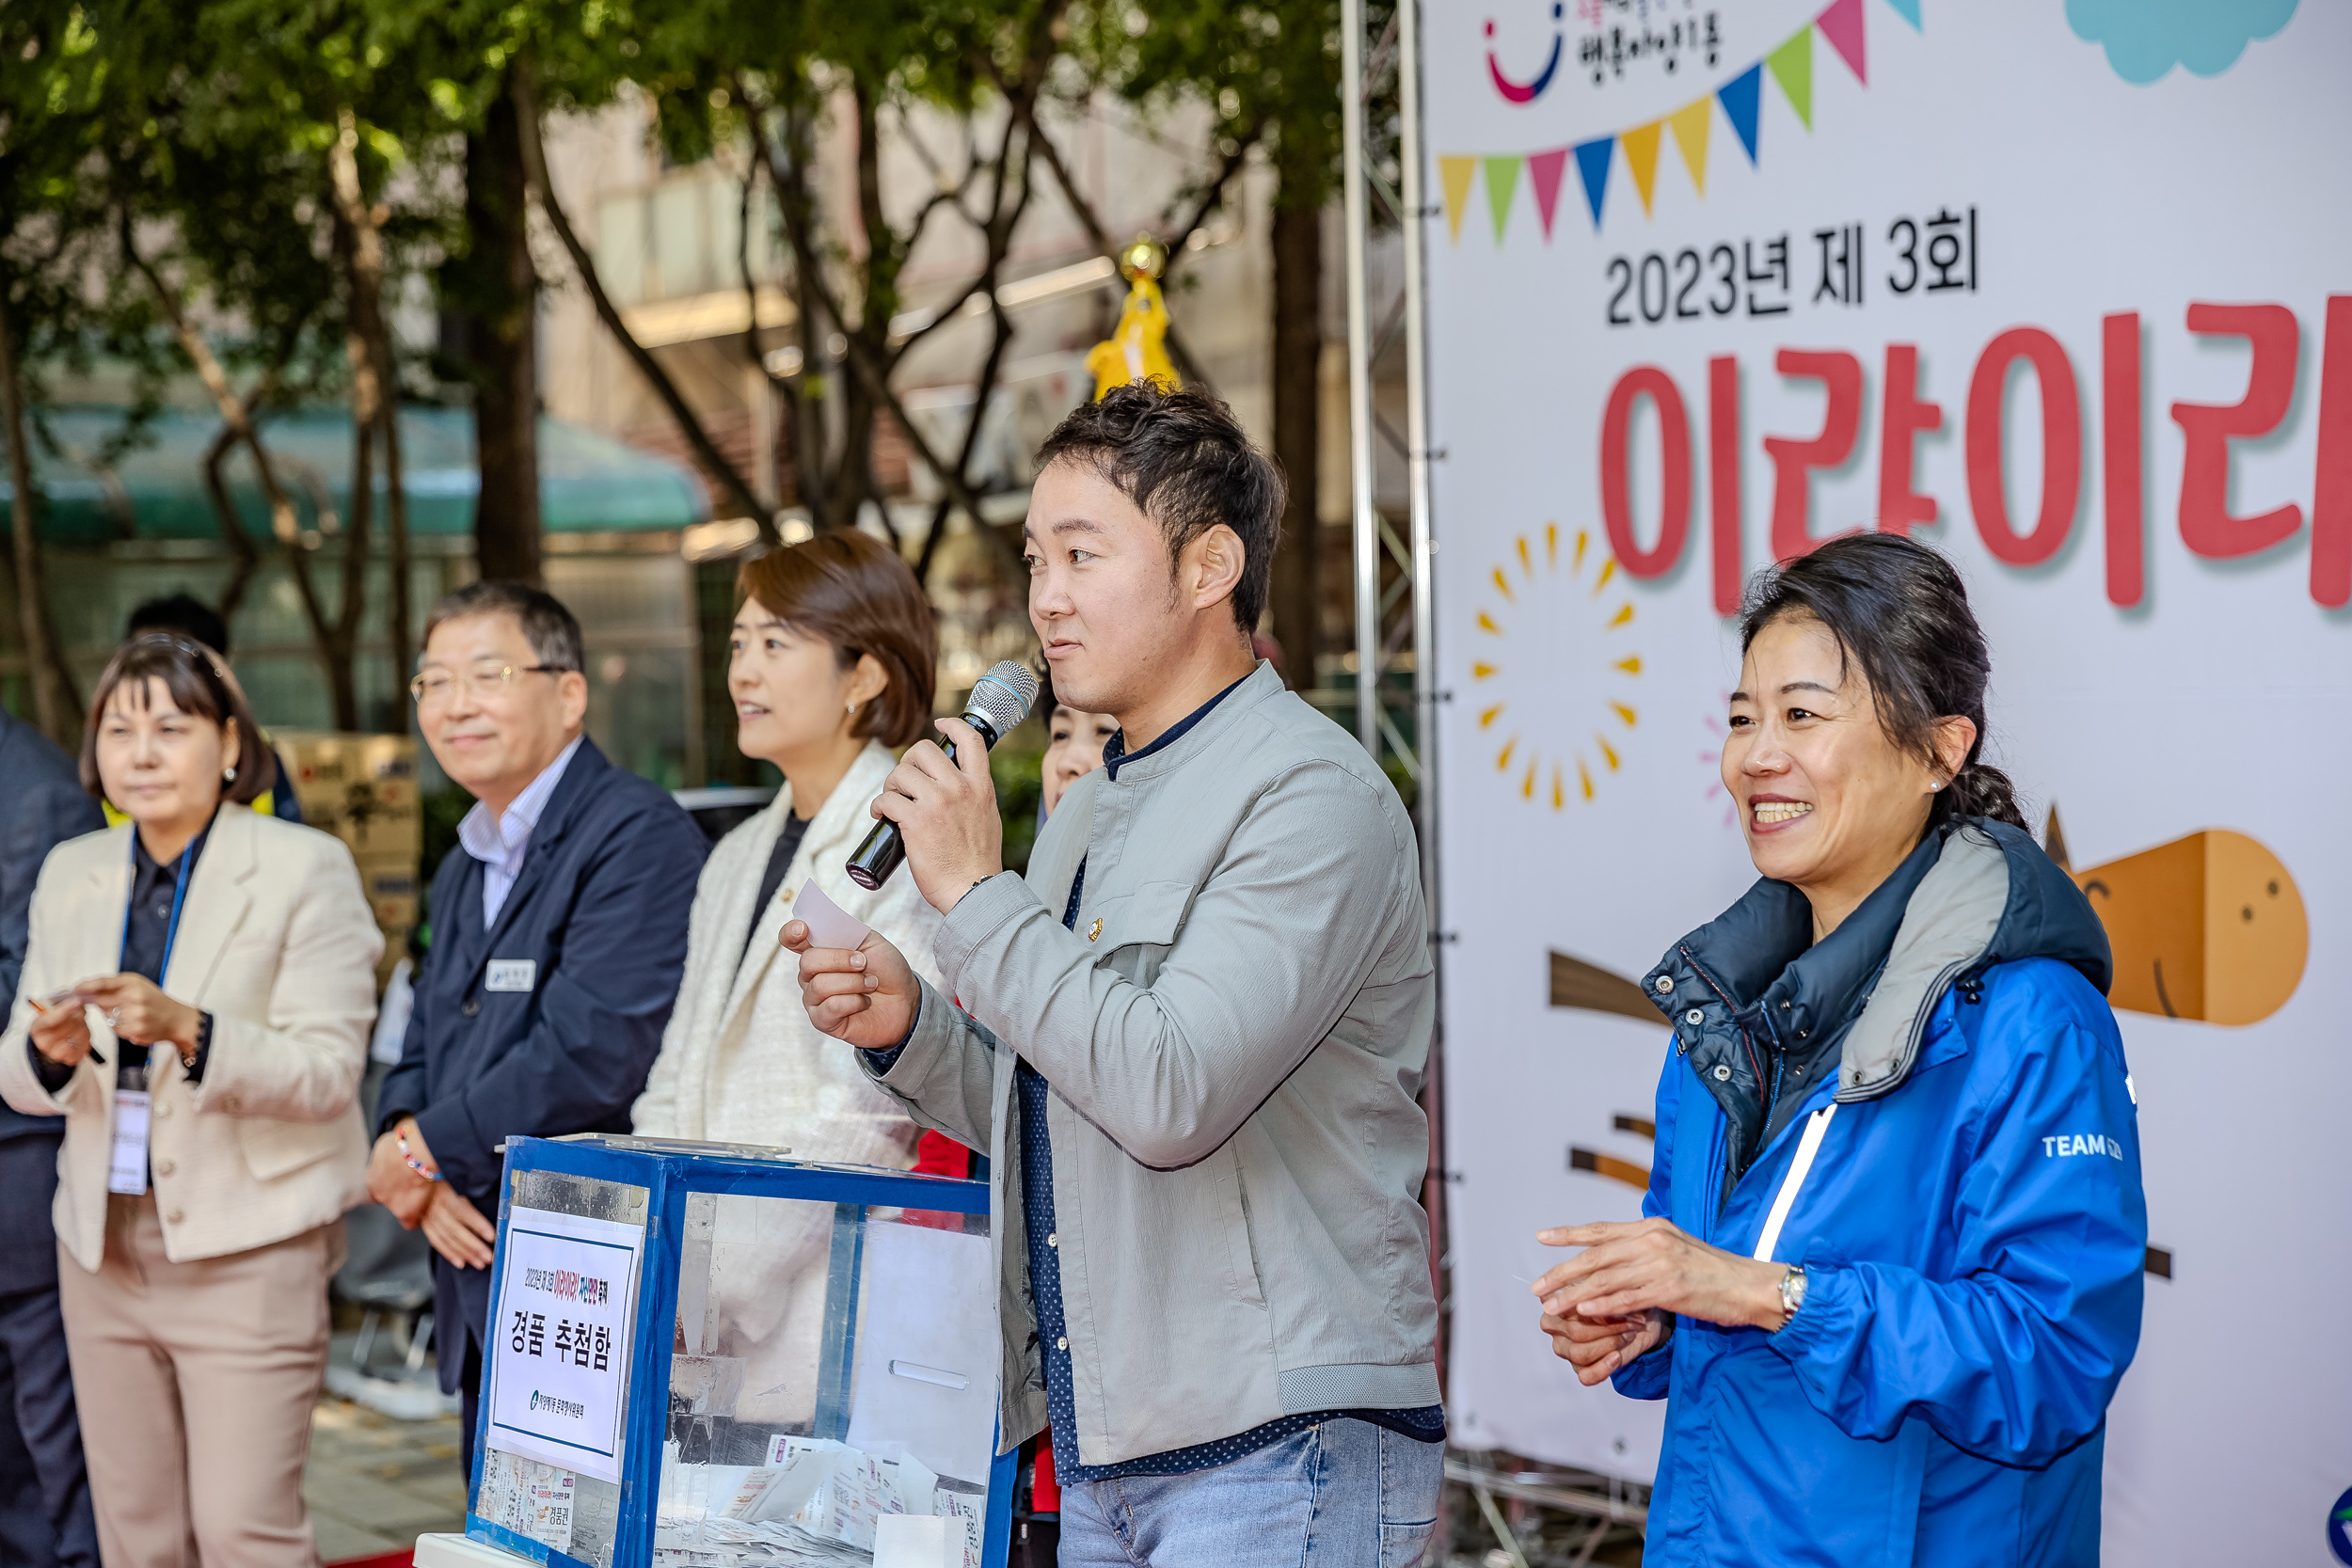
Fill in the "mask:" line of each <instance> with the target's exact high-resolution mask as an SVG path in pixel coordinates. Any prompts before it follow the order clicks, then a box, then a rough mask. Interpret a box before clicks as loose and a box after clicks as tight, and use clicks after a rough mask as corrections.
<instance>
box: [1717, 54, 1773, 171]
mask: <svg viewBox="0 0 2352 1568" xmlns="http://www.w3.org/2000/svg"><path fill="white" fill-rule="evenodd" d="M1763 90H1764V67H1763V64H1762V62H1760V61H1759V62H1758V63H1756V64H1755V65H1752V66H1750V67H1748V69H1747V70H1745V71H1741V72H1740V74H1739V75H1737V76H1734V77H1733V78H1732V79H1731V80H1730V81H1728V82H1725V83H1724V85H1723V86H1722V87H1718V88H1717V89H1715V97H1716V100H1717V101H1718V102H1720V103H1722V104H1723V106H1724V114H1726V115H1728V116H1729V117H1730V118H1731V128H1732V129H1733V130H1734V131H1737V132H1739V133H1740V146H1741V147H1744V148H1746V149H1747V150H1748V164H1749V166H1751V167H1753V166H1755V164H1756V101H1757V99H1758V98H1759V97H1761V96H1762V93H1763Z"/></svg>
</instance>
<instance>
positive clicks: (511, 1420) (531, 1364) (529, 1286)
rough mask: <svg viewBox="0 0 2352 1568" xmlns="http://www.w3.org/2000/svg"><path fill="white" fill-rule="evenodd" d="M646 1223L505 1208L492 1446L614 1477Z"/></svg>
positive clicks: (491, 1374) (491, 1379)
mask: <svg viewBox="0 0 2352 1568" xmlns="http://www.w3.org/2000/svg"><path fill="white" fill-rule="evenodd" d="M644 1245H645V1232H644V1227H642V1226H634V1225H624V1224H622V1223H620V1222H619V1221H616V1220H599V1219H587V1218H584V1217H582V1216H580V1215H578V1214H560V1213H555V1212H551V1211H548V1210H544V1209H523V1208H516V1209H513V1210H511V1211H510V1212H509V1213H508V1217H507V1227H506V1234H505V1235H504V1236H503V1237H502V1238H501V1240H500V1244H499V1259H498V1267H499V1297H498V1301H499V1306H498V1316H499V1321H498V1322H497V1323H492V1324H491V1325H490V1364H489V1369H488V1375H487V1382H488V1389H487V1394H488V1402H489V1407H490V1408H489V1431H488V1434H487V1437H486V1443H487V1446H488V1447H490V1448H493V1449H503V1450H504V1451H506V1452H508V1453H514V1454H520V1455H522V1456H523V1457H525V1458H527V1459H536V1460H541V1461H543V1462H545V1463H547V1464H549V1465H562V1466H564V1468H565V1469H568V1470H577V1471H579V1472H580V1474H581V1475H583V1476H594V1477H596V1479H597V1480H599V1481H616V1482H617V1481H619V1480H620V1479H621V1457H622V1440H623V1434H624V1427H623V1418H624V1417H625V1416H626V1414H627V1412H628V1347H629V1337H630V1334H631V1331H632V1330H633V1329H634V1328H635V1326H636V1322H637V1296H636V1290H637V1269H638V1262H639V1259H640V1257H641V1255H642V1254H643V1253H644Z"/></svg>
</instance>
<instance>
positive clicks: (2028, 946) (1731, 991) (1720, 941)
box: [1642, 817, 2113, 1167]
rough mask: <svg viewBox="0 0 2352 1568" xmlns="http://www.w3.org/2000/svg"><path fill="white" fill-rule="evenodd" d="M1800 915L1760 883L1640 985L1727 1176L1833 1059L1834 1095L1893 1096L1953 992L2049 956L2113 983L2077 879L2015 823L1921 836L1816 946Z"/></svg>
mask: <svg viewBox="0 0 2352 1568" xmlns="http://www.w3.org/2000/svg"><path fill="white" fill-rule="evenodd" d="M1812 921H1813V916H1812V907H1811V905H1809V904H1808V903H1807V902H1806V900H1805V898H1804V895H1803V894H1801V893H1799V892H1798V891H1797V890H1796V889H1795V888H1793V887H1791V886H1790V885H1788V883H1786V882H1778V881H1773V880H1772V879H1758V880H1757V882H1756V885H1755V886H1754V887H1752V888H1750V889H1749V890H1748V892H1747V893H1746V894H1745V895H1742V896H1741V897H1740V901H1739V902H1738V903H1736V904H1734V905H1733V906H1732V907H1731V908H1730V909H1728V910H1726V911H1724V913H1723V914H1722V915H1720V916H1718V917H1717V918H1716V919H1714V920H1712V921H1710V922H1708V924H1707V925H1705V926H1702V927H1699V928H1698V929H1697V930H1695V931H1692V933H1690V935H1688V936H1686V937H1684V938H1683V939H1682V940H1681V941H1680V942H1677V943H1676V944H1675V945H1674V947H1673V948H1672V949H1670V950H1669V951H1668V952H1667V954H1666V956H1665V957H1664V958H1662V959H1661V961H1660V962H1659V964H1658V966H1657V967H1656V968H1654V969H1652V970H1651V971H1650V972H1649V974H1646V975H1645V976H1644V977H1643V981H1642V988H1643V990H1644V992H1645V994H1646V995H1647V996H1648V997H1649V998H1650V1000H1651V1001H1652V1002H1653V1003H1654V1004H1656V1006H1658V1008H1659V1010H1660V1011H1661V1012H1662V1013H1664V1014H1665V1015H1666V1018H1667V1020H1668V1022H1670V1023H1671V1024H1672V1025H1673V1027H1674V1030H1675V1034H1676V1037H1677V1044H1678V1046H1679V1047H1680V1049H1682V1050H1683V1051H1684V1052H1686V1053H1691V1055H1692V1067H1693V1068H1694V1069H1697V1070H1698V1072H1699V1073H1700V1076H1701V1079H1702V1081H1703V1082H1705V1083H1706V1085H1707V1087H1708V1090H1709V1091H1710V1092H1711V1093H1712V1094H1713V1095H1714V1096H1715V1098H1716V1099H1717V1100H1718V1101H1720V1102H1722V1104H1723V1106H1724V1111H1725V1113H1726V1114H1727V1115H1728V1116H1729V1117H1731V1119H1732V1123H1733V1126H1734V1129H1735V1137H1734V1140H1733V1143H1734V1154H1733V1159H1734V1164H1735V1166H1736V1167H1743V1166H1744V1165H1745V1164H1746V1162H1747V1161H1748V1160H1749V1159H1752V1158H1753V1157H1754V1155H1755V1153H1756V1151H1757V1150H1759V1149H1760V1148H1762V1147H1763V1146H1764V1144H1765V1143H1766V1142H1768V1141H1769V1139H1770V1138H1771V1136H1772V1134H1773V1133H1774V1132H1777V1131H1778V1128H1779V1126H1780V1124H1781V1123H1782V1122H1783V1121H1784V1120H1785V1119H1786V1117H1785V1116H1781V1115H1777V1114H1775V1112H1776V1110H1777V1109H1778V1107H1779V1106H1781V1105H1782V1104H1784V1103H1785V1104H1786V1105H1787V1106H1788V1108H1789V1109H1793V1107H1794V1104H1795V1103H1796V1102H1798V1101H1803V1100H1804V1098H1805V1097H1806V1095H1807V1094H1809V1093H1810V1092H1811V1089H1812V1087H1813V1085H1816V1084H1818V1083H1819V1082H1820V1074H1821V1073H1822V1072H1823V1071H1824V1070H1826V1069H1828V1068H1829V1065H1830V1063H1831V1062H1832V1061H1833V1060H1834V1061H1835V1062H1836V1073H1837V1091H1836V1098H1837V1099H1838V1100H1840V1101H1860V1100H1874V1099H1877V1098H1878V1097H1880V1096H1882V1095H1886V1094H1891V1093H1893V1092H1894V1091H1895V1090H1896V1089H1897V1088H1899V1087H1900V1086H1901V1085H1902V1083H1903V1081H1904V1080H1905V1079H1906V1078H1908V1077H1909V1076H1910V1073H1911V1069H1912V1068H1913V1067H1914V1066H1915V1064H1916V1062H1917V1060H1918V1054H1919V1048H1920V1044H1921V1041H1922V1039H1923V1038H1924V1037H1925V1035H1926V1032H1927V1025H1928V1020H1929V1017H1930V1015H1931V1013H1932V1012H1933V1010H1934V1007H1935V1005H1936V1004H1937V1003H1938V1002H1940V1001H1941V1000H1943V997H1944V994H1945V993H1946V992H1947V990H1950V989H1951V988H1952V987H1953V986H1954V985H1955V984H1959V985H1963V986H1965V985H1966V984H1968V983H1969V982H1970V981H1971V980H1972V979H1973V977H1974V976H1976V975H1978V974H1981V973H1982V972H1983V971H1985V970H1987V969H1990V968H1992V967H1993V966H1994V964H1998V963H2008V962H2012V961H2014V960H2016V959H2020V958H2055V959H2057V960H2058V961H2060V962H2063V963H2066V964H2069V965H2071V966H2072V967H2074V969H2075V970H2077V971H2079V972H2080V973H2081V974H2082V975H2083V977H2084V978H2085V979H2087V980H2089V981H2090V983H2091V984H2092V985H2093V986H2095V987H2096V988H2098V990H2099V991H2100V992H2101V994H2103V995H2104V994H2105V993H2106V990H2107V986H2108V983H2109V980H2110V978H2111V976H2112V973H2113V965H2112V962H2111V960H2110V958H2109V955H2108V948H2107V937H2106V928H2105V927H2102V926H2101V925H2100V924H2099V917H2098V915H2097V914H2096V913H2095V912H2094V911H2092V909H2091V907H2090V901H2089V900H2088V899H2086V898H2085V897H2084V896H2083V895H2082V891H2081V890H2080V889H2079V888H2077V887H2076V886H2075V885H2074V879H2073V878H2071V877H2069V876H2068V875H2067V874H2066V873H2065V872H2064V871H2061V870H2060V869H2058V866H2057V865H2056V864H2054V863H2052V862H2051V860H2050V858H2049V856H2047V855H2045V854H2044V853H2042V848H2041V847H2040V846H2039V845H2037V844H2035V843H2034V841H2033V839H2032V838H2031V836H2030V835H2028V834H2027V833H2026V832H2025V831H2024V830H2023V829H2020V828H2015V827H2011V826H2010V825H2009V824H2008V823H2005V822H1995V821H1992V820H1989V819H1986V818H1982V817H1968V818H1964V819H1963V820H1961V821H1959V822H1955V823H1951V824H1947V825H1946V826H1945V827H1944V828H1942V829H1940V830H1939V831H1937V832H1932V833H1930V834H1929V835H1928V836H1927V838H1926V839H1924V840H1923V841H1922V842H1921V843H1920V845H1919V847H1918V848H1916V849H1915V850H1914V851H1913V852H1912V854H1911V855H1910V857H1909V858H1908V859H1906V860H1905V861H1904V862H1903V863H1902V864H1901V865H1900V866H1899V867H1897V868H1896V870H1895V872H1894V874H1893V875H1891V876H1890V877H1888V878H1887V879H1886V880H1885V881H1884V882H1883V883H1881V884H1880V886H1879V887H1878V888H1877V889H1876V890H1875V891H1873V892H1872V893H1871V895H1870V896H1869V897H1868V898H1867V899H1865V900H1863V902H1862V904H1861V906H1860V907H1859V908H1858V909H1856V910H1855V911H1854V912H1853V913H1852V914H1851V915H1850V916H1848V917H1847V919H1846V920H1845V922H1844V923H1843V924H1841V925H1840V926H1839V927H1838V928H1837V929H1836V930H1835V931H1833V932H1832V933H1830V935H1829V936H1828V937H1826V938H1825V939H1823V940H1822V941H1821V942H1818V943H1817V942H1813V940H1812V935H1813V924H1812ZM1726 1069H1727V1070H1726ZM1787 1079H1794V1080H1799V1081H1800V1082H1797V1083H1795V1084H1793V1085H1791V1084H1788V1083H1787V1082H1785V1080H1787ZM1791 1088H1793V1089H1794V1090H1795V1091H1796V1092H1795V1093H1794V1094H1793V1097H1792V1096H1790V1095H1789V1094H1788V1092H1787V1091H1788V1090H1789V1089H1791Z"/></svg>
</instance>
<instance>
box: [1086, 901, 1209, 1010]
mask: <svg viewBox="0 0 2352 1568" xmlns="http://www.w3.org/2000/svg"><path fill="white" fill-rule="evenodd" d="M1194 891H1195V890H1194V888H1193V885H1192V884H1191V883H1190V882H1146V883H1144V884H1143V885H1142V886H1141V887H1139V888H1137V889H1136V890H1135V891H1134V892H1133V893H1122V894H1115V895H1112V896H1111V897H1108V898H1105V899H1104V900H1103V902H1102V904H1101V905H1100V906H1099V907H1098V908H1096V909H1095V910H1093V911H1090V912H1089V913H1085V914H1082V915H1080V916H1079V919H1078V925H1077V932H1078V934H1079V935H1080V936H1082V937H1085V938H1086V939H1087V940H1088V941H1089V942H1092V943H1093V944H1094V945H1095V947H1096V949H1097V957H1096V958H1095V960H1094V961H1095V963H1096V964H1097V965H1098V966H1099V967H1102V968H1105V969H1109V970H1111V971H1113V972H1114V973H1116V974H1118V975H1119V976H1120V978H1121V979H1123V980H1127V981H1129V982H1131V983H1133V984H1135V985H1138V986H1145V987H1149V986H1150V985H1151V984H1152V982H1153V981H1154V980H1156V979H1158V978H1159V974H1160V965H1161V964H1163V963H1165V962H1167V961H1168V949H1170V948H1172V947H1174V946H1175V945H1176V938H1177V936H1178V935H1179V934H1180V933H1181V932H1182V931H1183V930H1184V917H1185V915H1187V914H1188V913H1190V912H1191V910H1192V895H1193V893H1194Z"/></svg>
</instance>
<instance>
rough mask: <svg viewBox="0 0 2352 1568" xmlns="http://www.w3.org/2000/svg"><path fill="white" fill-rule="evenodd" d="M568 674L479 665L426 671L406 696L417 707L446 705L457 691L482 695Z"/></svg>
mask: <svg viewBox="0 0 2352 1568" xmlns="http://www.w3.org/2000/svg"><path fill="white" fill-rule="evenodd" d="M565 673H568V672H566V671H564V670H561V669H559V668H557V667H556V666H555V665H552V664H491V663H487V662H485V663H481V664H477V665H474V666H473V667H472V668H471V669H469V670H428V671H426V672H425V673H423V674H421V675H419V676H418V677H417V678H416V679H415V680H412V681H410V682H409V683H408V695H410V696H411V697H414V698H415V699H416V700H417V705H418V706H419V707H422V706H424V705H426V704H427V703H445V702H447V701H449V699H450V698H451V697H452V696H453V695H454V694H455V692H456V690H457V689H458V688H459V687H461V686H462V687H464V688H466V689H468V690H469V691H472V692H475V693H477V694H485V693H488V692H492V691H503V690H505V689H507V688H508V687H510V686H513V685H514V684H515V682H516V680H517V679H519V678H520V677H522V676H524V675H561V674H565Z"/></svg>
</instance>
